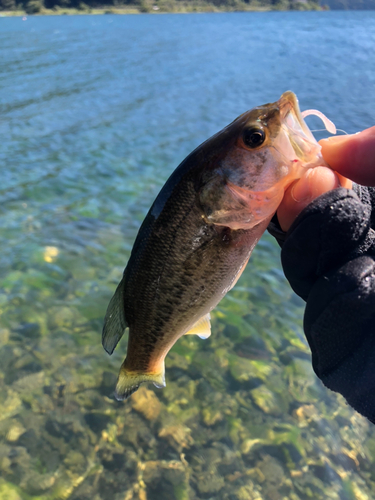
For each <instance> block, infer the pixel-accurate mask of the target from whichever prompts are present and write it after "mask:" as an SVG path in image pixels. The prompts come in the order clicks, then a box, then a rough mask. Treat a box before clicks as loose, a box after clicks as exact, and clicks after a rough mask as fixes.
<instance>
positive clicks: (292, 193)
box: [277, 127, 375, 231]
mask: <svg viewBox="0 0 375 500" xmlns="http://www.w3.org/2000/svg"><path fill="white" fill-rule="evenodd" d="M320 145H321V146H322V155H323V158H324V159H325V161H326V162H327V163H328V164H329V165H330V166H331V168H332V170H330V169H329V168H327V167H317V168H314V169H311V170H308V171H307V172H306V173H305V174H304V175H303V176H302V178H301V179H299V180H298V181H296V182H295V183H293V184H292V185H291V186H290V187H289V188H288V189H287V191H286V193H285V196H284V199H283V201H282V203H281V205H280V207H279V209H278V211H277V217H278V220H279V224H280V226H281V228H282V229H283V230H284V231H287V230H288V229H289V228H290V226H291V225H292V223H293V221H294V220H295V219H296V217H297V216H298V214H299V213H300V212H301V211H302V210H303V209H304V208H305V207H306V206H307V205H309V203H311V201H312V200H314V199H315V198H317V197H318V196H320V195H322V194H324V193H326V192H327V191H330V190H331V189H335V188H337V187H339V186H341V187H345V188H348V189H351V188H352V182H351V181H354V182H356V183H358V184H361V185H363V186H375V127H371V128H369V129H367V130H364V131H363V132H360V133H358V134H354V135H340V136H336V137H330V138H329V139H323V140H322V141H320ZM349 179H351V180H349Z"/></svg>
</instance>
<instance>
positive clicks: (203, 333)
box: [185, 313, 211, 339]
mask: <svg viewBox="0 0 375 500" xmlns="http://www.w3.org/2000/svg"><path fill="white" fill-rule="evenodd" d="M210 319H211V316H210V313H208V314H206V315H205V316H202V318H200V319H199V320H198V321H197V322H196V323H194V325H193V327H192V328H190V330H189V331H188V332H186V333H185V335H198V337H200V338H201V339H208V337H209V336H210V335H211V322H210Z"/></svg>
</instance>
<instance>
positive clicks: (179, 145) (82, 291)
mask: <svg viewBox="0 0 375 500" xmlns="http://www.w3.org/2000/svg"><path fill="white" fill-rule="evenodd" d="M317 25H318V26H319V30H316V26H317ZM374 28H375V15H374V14H373V13H350V15H349V14H348V13H323V12H322V13H277V14H276V13H267V14H266V13H255V14H220V15H209V14H208V15H196V16H195V15H186V16H170V15H165V16H146V15H145V16H122V17H113V16H111V19H109V17H108V16H100V17H97V18H95V23H94V24H93V22H92V18H90V17H86V16H80V17H79V18H78V17H77V18H70V17H69V18H68V17H55V18H31V17H29V18H28V21H27V22H21V19H10V18H7V19H0V60H1V61H2V62H1V66H0V106H1V109H2V115H1V119H0V133H1V135H2V137H3V140H2V141H1V143H0V158H1V160H2V163H3V165H4V166H3V169H2V182H1V187H0V202H1V203H0V205H1V214H2V217H1V218H0V243H1V256H0V276H1V288H0V313H1V316H0V404H1V412H0V474H1V477H0V498H4V499H11V500H24V499H34V500H36V499H38V500H39V499H40V500H42V499H46V500H54V499H72V500H73V499H75V500H86V499H87V500H88V499H90V500H112V499H113V500H135V499H137V500H160V499H163V500H198V499H199V500H200V499H215V500H216V499H219V500H221V499H222V500H249V499H250V500H310V499H312V498H313V499H314V500H315V499H317V500H319V499H322V500H323V499H324V500H325V499H327V498H330V499H335V500H365V499H371V498H373V497H374V493H375V486H374V481H375V462H374V459H373V456H374V453H375V435H374V432H373V429H372V428H371V427H370V426H369V424H368V423H367V421H366V420H365V419H363V418H361V417H360V416H359V415H357V414H356V413H355V412H353V411H352V410H351V409H350V408H349V407H348V406H347V405H346V404H345V402H344V401H343V399H342V398H341V397H338V396H336V395H335V394H333V393H330V392H328V391H327V390H326V389H325V388H324V387H323V386H322V384H320V382H319V381H317V379H316V377H315V375H314V373H313V372H312V368H311V362H310V353H309V349H308V347H307V345H306V342H305V340H304V337H303V333H302V315H303V304H302V302H301V301H300V300H299V299H298V298H296V297H295V296H294V295H293V293H292V292H291V290H290V289H289V286H288V284H287V283H286V281H285V279H284V277H283V275H282V272H281V269H280V263H279V250H278V248H277V246H276V244H275V243H274V242H273V241H272V239H271V237H270V236H268V235H265V237H264V238H263V239H262V240H261V242H260V243H259V245H258V247H257V249H256V251H255V252H254V255H253V256H252V258H251V261H250V263H249V265H248V267H247V269H246V271H245V273H244V275H243V277H242V278H241V280H240V281H239V283H238V285H237V286H236V287H235V288H234V290H232V292H231V293H230V294H229V295H228V296H227V297H226V298H225V299H224V300H223V301H222V302H221V303H220V305H219V306H218V307H217V308H216V310H215V311H214V313H213V321H212V330H213V334H212V336H211V337H210V338H209V339H207V340H206V341H202V340H200V339H198V338H192V337H191V336H189V337H186V338H182V339H181V340H179V341H178V343H177V344H176V345H175V347H174V348H173V349H172V351H171V353H170V354H169V355H168V358H167V361H166V380H167V386H166V388H165V389H163V390H156V389H154V388H153V387H151V386H145V387H142V388H141V389H140V390H139V391H138V392H136V393H135V394H134V395H133V396H132V397H131V399H130V400H129V401H127V402H126V403H118V402H116V401H115V400H114V398H113V390H114V386H115V382H116V377H117V371H118V368H119V366H120V365H121V362H122V360H123V357H124V353H125V350H126V339H124V340H123V341H122V342H121V344H120V345H119V347H118V348H117V350H116V352H115V353H114V354H113V356H112V357H109V356H107V355H106V354H105V352H104V351H103V349H102V347H101V343H100V340H101V339H100V332H101V327H102V321H103V316H104V313H105V309H106V306H107V304H108V301H109V299H110V297H111V295H112V293H113V291H114V289H115V286H116V284H117V283H118V281H119V279H120V277H121V274H122V271H123V268H124V266H125V264H126V261H127V258H128V256H129V254H130V251H131V247H132V243H133V241H134V238H135V236H136V233H137V230H138V227H139V225H140V223H141V221H142V219H143V217H144V215H145V213H146V211H147V209H148V207H149V206H150V204H151V202H152V200H153V199H154V197H155V195H156V193H157V192H158V190H159V189H160V187H161V185H162V184H163V182H164V181H165V180H166V178H167V177H168V175H169V174H170V172H171V171H172V170H173V168H174V167H176V166H177V165H178V163H179V162H180V161H181V160H182V159H183V158H184V157H185V156H186V155H187V154H188V153H189V152H190V151H191V150H192V149H193V148H194V147H196V146H197V145H198V144H199V143H200V142H202V141H203V140H205V139H206V138H207V137H209V136H210V135H211V134H213V133H214V132H216V131H217V130H218V129H220V128H222V127H223V126H224V125H226V124H227V123H229V121H231V120H232V119H233V118H234V117H235V116H237V115H238V114H240V113H241V112H243V111H245V110H246V109H249V108H250V107H252V106H254V105H257V104H261V103H264V102H267V101H273V100H275V99H276V98H278V97H279V95H280V94H281V93H282V92H283V91H285V90H286V89H288V88H290V89H292V90H294V91H295V92H296V93H297V95H298V96H299V98H300V102H301V105H302V107H303V108H305V109H306V108H311V107H314V108H317V109H321V110H322V112H324V113H326V114H327V116H329V117H330V118H331V119H333V121H335V123H336V125H337V126H338V127H340V128H344V129H345V130H347V131H348V132H354V131H356V130H359V129H361V128H364V127H366V126H370V125H372V124H373V123H372V119H373V118H372V117H371V116H370V113H369V109H374V104H375V102H374V98H375V96H374V92H373V88H374V83H375V82H374V80H375V72H374V70H373V68H375V64H374V62H375V61H374V54H373V51H368V50H366V48H367V47H368V44H369V43H370V42H369V38H371V37H372V39H373V38H374V33H375V29H374ZM286 34H287V35H288V36H286ZM370 41H371V40H370ZM327 47H329V50H328V49H327ZM333 62H334V66H335V71H334V72H333V71H331V70H329V71H328V69H329V68H331V67H332V64H333ZM353 68H354V69H353ZM358 75H361V77H360V78H359V77H358ZM363 96H366V99H365V100H364V99H363Z"/></svg>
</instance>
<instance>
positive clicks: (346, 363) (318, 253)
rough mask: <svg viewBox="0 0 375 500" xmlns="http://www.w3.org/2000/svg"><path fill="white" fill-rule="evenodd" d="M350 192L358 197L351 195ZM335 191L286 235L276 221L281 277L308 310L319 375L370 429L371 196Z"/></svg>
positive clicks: (374, 308)
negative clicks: (367, 420)
mask: <svg viewBox="0 0 375 500" xmlns="http://www.w3.org/2000/svg"><path fill="white" fill-rule="evenodd" d="M354 191H355V192H354ZM354 191H351V190H348V189H343V188H340V189H335V190H334V191H330V192H328V193H326V194H324V195H322V196H320V197H319V198H317V199H316V200H314V201H313V202H312V203H311V204H310V205H309V206H308V207H306V208H305V209H304V210H303V211H302V212H301V214H300V215H299V216H298V217H297V219H296V220H295V221H294V223H293V225H292V226H291V228H290V229H289V231H288V232H287V233H283V232H282V231H281V229H280V227H279V226H278V222H277V219H276V218H274V219H273V221H272V223H271V224H270V227H269V231H270V233H271V234H273V235H274V236H275V237H276V239H277V240H278V242H279V244H280V246H282V251H281V261H282V265H283V269H284V273H285V276H286V277H287V279H288V280H289V283H290V284H291V286H292V288H293V290H294V291H295V292H296V293H297V294H298V295H299V296H300V297H302V298H303V299H304V300H305V301H306V302H307V303H306V310H305V317H304V330H305V333H306V337H307V340H308V343H309V345H310V348H311V352H312V363H313V368H314V371H315V373H316V374H317V376H318V377H319V378H320V379H321V380H322V381H323V383H324V384H325V385H326V386H327V387H328V388H329V389H331V390H333V391H337V392H339V393H341V394H342V395H343V396H344V397H345V398H346V400H347V401H348V403H349V404H350V405H351V406H353V408H355V409H356V410H357V411H358V412H359V413H361V414H362V415H364V416H366V417H367V418H368V419H369V420H370V421H371V422H373V423H375V231H374V229H373V228H374V227H375V189H373V188H363V187H361V186H357V185H356V186H355V187H354Z"/></svg>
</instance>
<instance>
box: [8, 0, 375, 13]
mask: <svg viewBox="0 0 375 500" xmlns="http://www.w3.org/2000/svg"><path fill="white" fill-rule="evenodd" d="M337 1H341V0H337ZM342 1H347V0H342ZM373 1H375V0H373ZM320 9H321V7H320V6H319V3H318V1H316V0H123V1H121V0H101V1H100V3H98V0H86V1H85V2H83V1H82V0H0V11H3V13H6V14H8V15H22V14H23V13H27V14H80V13H81V14H103V13H105V14H131V13H148V12H155V13H159V12H221V11H229V12H233V11H261V10H320Z"/></svg>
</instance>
